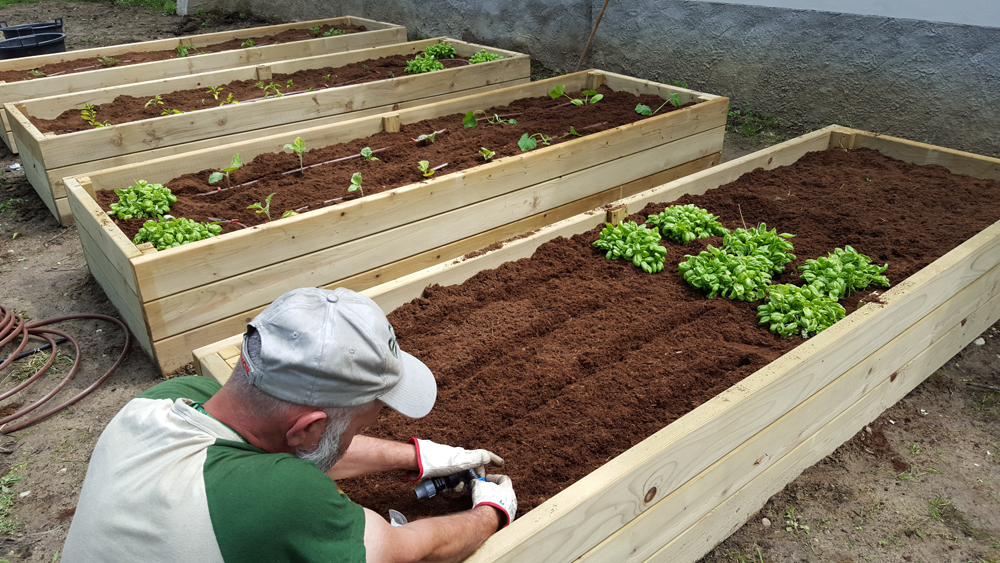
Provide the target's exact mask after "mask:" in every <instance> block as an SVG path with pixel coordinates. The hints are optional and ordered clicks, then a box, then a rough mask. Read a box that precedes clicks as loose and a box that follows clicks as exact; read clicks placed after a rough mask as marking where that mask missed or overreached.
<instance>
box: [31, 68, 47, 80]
mask: <svg viewBox="0 0 1000 563" xmlns="http://www.w3.org/2000/svg"><path fill="white" fill-rule="evenodd" d="M28 75H29V76H31V77H32V78H45V73H44V72H42V71H40V70H38V69H37V68H36V69H32V70H29V71H28Z"/></svg>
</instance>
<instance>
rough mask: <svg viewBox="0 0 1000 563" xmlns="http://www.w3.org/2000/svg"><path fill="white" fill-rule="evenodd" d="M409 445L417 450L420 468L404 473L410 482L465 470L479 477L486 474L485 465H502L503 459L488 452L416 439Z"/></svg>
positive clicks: (411, 439)
mask: <svg viewBox="0 0 1000 563" xmlns="http://www.w3.org/2000/svg"><path fill="white" fill-rule="evenodd" d="M410 443H411V444H413V445H414V446H415V447H416V448H417V463H418V464H419V467H420V469H419V471H407V472H406V477H407V478H408V479H409V480H410V481H418V480H420V479H429V478H431V477H443V476H445V475H451V474H453V473H458V472H460V471H465V470H466V469H475V470H476V473H477V474H478V475H479V476H480V477H481V476H483V475H485V474H486V471H485V469H484V467H485V466H486V465H490V464H492V465H496V466H501V465H503V458H502V457H500V456H498V455H497V454H495V453H493V452H491V451H489V450H467V449H465V448H456V447H454V446H446V445H444V444H435V443H434V442H431V441H430V440H418V439H416V438H410Z"/></svg>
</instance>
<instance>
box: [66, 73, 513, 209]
mask: <svg viewBox="0 0 1000 563" xmlns="http://www.w3.org/2000/svg"><path fill="white" fill-rule="evenodd" d="M528 81H529V79H527V78H523V79H518V80H511V81H508V82H503V83H500V84H490V85H488V86H481V87H479V88H476V89H475V91H476V92H482V93H485V92H489V91H492V90H498V89H500V88H507V87H510V86H516V85H519V84H527V83H528ZM468 92H469V90H466V91H462V92H451V93H448V94H442V95H440V96H437V97H436V98H435V99H449V98H457V97H461V96H466V95H468ZM425 103H427V102H426V100H422V99H421V100H410V101H406V102H400V103H396V104H392V105H391V106H388V105H387V106H380V107H376V108H369V109H364V110H358V111H354V112H352V113H347V114H339V115H333V116H329V117H323V118H319V119H312V120H309V121H302V122H298V123H290V124H287V125H279V126H275V127H269V128H268V129H267V133H268V136H267V137H266V138H267V139H271V138H274V137H280V140H277V141H274V142H273V143H271V144H267V145H266V146H265V144H264V143H261V144H258V145H257V146H258V147H259V148H261V150H260V151H259V152H252V154H254V155H255V156H256V155H257V154H261V153H268V152H276V151H280V150H281V148H282V147H283V146H284V144H285V143H287V142H290V141H291V140H292V139H294V138H295V137H296V136H300V135H302V134H308V133H309V131H310V130H311V129H313V128H317V127H325V126H327V125H332V124H335V123H343V122H345V121H349V120H354V119H358V118H361V117H368V116H373V115H381V114H383V113H384V112H385V111H387V110H389V109H390V108H394V109H407V108H411V107H417V106H420V105H423V104H425ZM304 127H307V128H306V129H304ZM260 134H261V132H260V131H249V132H244V133H234V134H232V135H220V136H217V137H213V138H211V139H205V140H202V141H195V142H191V143H184V144H180V145H171V146H168V147H161V148H158V149H152V150H148V151H143V152H141V153H132V154H126V155H120V156H116V157H113V158H108V159H104V160H99V161H91V162H85V163H82V164H75V165H72V166H65V167H61V168H54V169H50V170H48V182H49V185H50V186H52V193H53V194H54V195H55V196H57V197H58V195H59V194H60V193H65V186H63V181H62V179H63V178H65V177H70V176H82V175H89V174H92V173H93V174H98V173H101V172H102V171H107V170H110V169H113V168H118V167H122V166H131V165H138V166H136V167H133V168H132V169H133V170H141V171H142V174H143V179H145V180H147V181H151V182H160V183H165V182H167V181H169V180H171V179H173V178H174V177H175V175H176V170H177V161H170V162H168V163H163V164H164V165H162V166H161V165H158V161H159V160H160V159H163V158H168V157H170V156H174V155H179V154H184V155H185V157H187V156H191V157H192V159H194V158H195V157H194V154H195V153H196V154H200V155H201V158H199V159H198V160H201V159H204V160H209V159H214V158H215V156H212V157H209V156H207V155H206V154H204V153H202V152H201V151H206V150H215V149H220V150H219V151H218V152H219V153H221V152H223V151H225V150H229V151H230V152H229V154H228V156H225V157H224V159H225V160H226V162H227V163H228V161H229V159H230V158H231V157H232V154H233V153H234V152H240V154H241V155H243V154H244V153H243V152H241V150H242V149H243V148H244V147H240V148H233V149H231V150H230V149H228V148H223V147H225V146H227V145H229V144H234V143H246V142H255V141H260V140H261V136H260ZM247 154H251V153H247ZM216 156H217V155H216ZM220 158H222V157H220ZM246 160H252V159H250V158H249V157H246V156H244V161H246ZM213 167H221V165H220V164H219V162H215V161H214V160H213V162H212V163H211V164H206V165H205V166H202V167H201V168H199V169H198V170H204V169H205V168H213ZM156 176H159V177H161V178H162V177H165V179H162V180H153V179H152V177H156ZM133 177H134V176H133ZM130 183H131V181H128V182H127V183H126V184H124V185H127V184H130ZM103 185H104V186H108V185H109V183H108V182H103ZM117 187H122V185H118V186H117ZM107 189H111V188H107Z"/></svg>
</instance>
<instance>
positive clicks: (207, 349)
mask: <svg viewBox="0 0 1000 563" xmlns="http://www.w3.org/2000/svg"><path fill="white" fill-rule="evenodd" d="M720 157H721V155H720V154H719V153H716V154H713V155H709V156H706V157H702V158H700V159H697V160H694V161H691V162H687V163H685V164H682V165H680V166H677V167H674V168H671V169H668V170H664V171H663V172H659V173H657V174H654V175H652V176H647V177H646V178H642V179H640V180H636V181H634V182H629V183H628V184H624V185H622V186H618V187H615V188H613V189H611V190H606V191H604V192H601V193H598V194H595V195H594V196H590V197H588V198H584V199H581V200H577V201H575V202H573V203H570V204H566V205H563V206H560V207H558V208H555V209H553V210H551V211H548V212H545V213H540V214H538V215H533V216H531V217H527V218H525V219H522V220H520V221H516V222H514V223H509V224H507V225H504V226H502V227H498V228H496V229H491V230H489V231H486V232H484V233H480V234H478V235H474V236H471V237H468V238H465V239H462V240H460V241H457V242H455V243H452V244H448V245H445V246H442V247H438V248H435V249H432V250H429V251H427V252H423V253H421V254H417V255H415V256H411V257H409V258H406V259H403V260H399V261H397V262H393V263H391V264H388V265H386V266H382V267H379V268H374V269H372V270H368V271H366V272H362V273H361V274H357V275H355V276H351V277H349V278H345V279H342V280H337V281H335V282H333V283H330V284H327V285H326V286H324V287H325V288H326V289H335V288H337V287H347V288H350V289H353V290H355V291H363V290H365V289H367V288H371V287H374V286H376V285H378V284H380V283H382V282H384V281H385V280H391V279H395V278H397V277H400V276H402V275H404V274H408V273H411V272H415V271H418V270H420V269H422V268H426V267H428V266H431V265H434V264H439V263H441V262H442V261H447V260H451V259H453V258H456V257H459V256H462V255H464V254H466V253H468V252H472V251H474V250H478V249H481V248H484V247H486V246H489V245H490V244H492V243H494V242H498V241H502V240H505V239H507V238H509V237H512V236H515V235H519V234H523V233H526V232H529V231H531V230H533V229H537V228H539V227H542V226H545V225H548V224H550V223H552V222H553V221H557V220H559V219H560V218H561V217H567V216H573V215H576V214H578V213H582V212H583V211H586V210H588V209H592V208H595V207H599V206H600V205H601V204H602V203H603V202H606V201H613V200H615V199H619V197H618V196H619V195H620V194H626V195H628V194H631V193H634V192H636V191H642V190H643V189H648V187H649V186H655V185H659V184H661V183H663V182H666V181H670V180H673V179H674V178H677V177H682V176H686V175H688V174H690V173H692V172H695V171H697V170H701V169H703V168H706V167H709V166H715V165H716V164H718V163H719V160H720ZM383 308H385V310H386V311H391V310H392V308H388V307H383ZM393 308H394V307H393ZM263 310H264V307H258V308H256V309H253V310H251V311H245V312H242V313H241V314H240V315H237V316H234V317H231V318H229V319H223V320H221V321H217V322H215V323H212V324H211V325H208V326H204V327H200V328H198V329H195V330H194V331H191V332H190V333H186V334H184V335H181V336H178V337H173V338H168V339H166V340H164V341H162V342H159V343H157V345H158V346H159V347H160V348H159V349H160V353H159V357H160V359H161V362H162V361H164V360H165V359H168V358H173V357H177V358H183V357H184V353H185V352H186V349H190V348H192V347H194V346H196V344H195V342H202V341H206V340H211V339H213V338H222V337H223V336H224V335H226V334H231V333H232V332H234V331H241V330H242V329H243V327H244V325H245V324H246V321H247V319H248V318H252V317H254V316H256V315H258V314H259V313H260V312H261V311H263ZM234 338H236V337H233V338H229V339H226V340H223V341H221V342H218V343H216V344H215V345H208V346H204V347H202V348H199V349H196V350H195V351H194V356H195V365H199V364H200V359H199V358H201V357H202V356H204V355H206V354H211V353H216V351H217V350H218V349H219V347H225V346H232V344H236V345H239V344H240V343H241V341H240V340H239V339H238V338H237V339H235V340H234ZM178 349H180V351H178ZM223 359H226V358H223ZM227 363H229V364H230V366H231V365H232V364H231V362H228V361H227ZM201 375H211V376H212V377H214V378H215V379H217V380H218V379H220V377H228V374H220V373H212V374H206V373H202V374H201Z"/></svg>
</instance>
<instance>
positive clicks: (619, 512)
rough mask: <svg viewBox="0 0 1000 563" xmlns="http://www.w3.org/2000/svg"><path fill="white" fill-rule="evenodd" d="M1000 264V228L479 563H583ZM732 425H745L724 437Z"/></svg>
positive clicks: (503, 539) (503, 540)
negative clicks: (716, 454)
mask: <svg viewBox="0 0 1000 563" xmlns="http://www.w3.org/2000/svg"><path fill="white" fill-rule="evenodd" d="M997 264H1000V222H998V223H995V224H993V225H992V226H990V227H988V228H987V229H985V230H984V231H982V232H980V233H979V234H977V235H976V236H974V237H972V238H971V239H969V240H968V241H966V242H965V243H963V244H962V245H960V246H959V247H958V248H956V249H954V250H952V251H951V252H949V253H948V254H946V255H945V256H943V257H942V258H940V259H938V260H936V261H935V262H933V263H931V264H930V265H929V266H927V267H925V268H924V269H922V270H921V271H920V272H918V273H916V274H914V275H913V276H911V277H909V278H907V279H906V280H904V281H902V282H900V283H899V284H898V285H896V286H895V287H893V288H891V289H889V290H888V291H886V292H885V293H884V294H882V298H883V301H884V303H885V305H884V306H880V307H873V308H871V309H868V308H867V307H866V309H868V310H866V311H865V314H863V315H850V316H848V317H847V318H845V319H843V320H842V321H840V322H838V323H836V324H835V325H833V326H832V327H830V328H829V329H827V330H825V331H823V332H822V333H820V334H819V335H817V336H815V337H813V338H811V339H810V340H809V341H807V342H806V343H804V344H802V345H801V346H799V347H798V348H796V349H795V350H794V351H792V352H790V353H788V354H785V355H784V356H782V357H781V358H779V359H778V360H775V361H774V362H771V363H770V364H769V365H768V366H766V367H765V368H763V369H761V370H759V371H757V372H755V373H754V374H752V375H751V376H749V377H747V378H746V379H744V380H743V381H742V382H740V383H738V384H737V385H735V386H733V387H731V388H729V389H727V390H726V391H724V392H723V393H721V394H720V395H718V396H716V397H715V398H713V399H711V400H710V401H708V402H707V403H705V404H704V405H702V406H701V407H699V408H697V409H695V410H694V411H692V412H691V413H688V415H685V416H684V417H682V418H681V419H680V420H678V421H676V422H674V423H673V424H671V425H670V426H668V427H667V428H665V429H663V430H661V431H660V432H657V433H656V434H654V435H653V436H651V437H650V438H649V439H647V440H646V441H644V442H642V443H641V444H640V445H639V446H637V447H635V448H633V449H630V450H628V451H626V452H625V453H623V454H622V455H620V456H618V457H617V458H615V459H614V460H612V461H611V462H609V463H607V464H605V465H604V466H602V467H601V468H599V469H598V470H596V471H595V472H593V473H591V474H590V475H588V476H587V477H584V478H583V479H581V480H580V481H578V482H577V483H575V484H574V485H573V486H572V487H570V488H569V489H567V490H565V491H563V492H561V493H559V494H558V495H556V496H555V497H553V498H552V499H550V500H549V501H547V502H546V503H544V504H543V505H542V507H543V508H544V510H542V511H538V512H539V516H537V517H534V518H523V519H522V520H523V523H522V524H521V525H519V526H518V525H517V522H515V523H514V524H513V525H511V526H510V528H508V530H510V533H509V534H498V535H497V536H494V538H491V539H490V540H488V541H487V543H486V544H485V545H484V547H483V549H482V550H481V551H480V553H482V558H481V559H474V560H476V561H484V560H486V561H493V560H498V561H500V560H506V561H512V560H516V561H565V560H572V559H573V558H575V557H578V556H580V555H582V554H583V553H584V552H586V551H587V550H588V549H590V548H591V547H593V546H594V545H596V544H597V543H598V542H600V541H601V540H603V539H604V538H606V537H607V536H609V535H610V534H612V533H613V532H614V531H615V530H617V529H618V528H620V527H621V525H622V524H623V523H625V522H629V521H631V520H632V519H634V518H635V517H636V516H638V514H639V513H640V512H641V511H642V509H643V508H645V507H646V506H648V505H651V504H652V503H653V501H656V500H659V499H660V498H662V496H660V493H659V492H657V493H655V494H652V495H649V496H647V494H646V493H647V491H649V490H650V486H649V485H651V484H653V483H655V484H656V486H657V490H658V491H659V490H660V489H661V487H662V489H663V490H668V491H669V490H673V489H674V488H676V487H677V486H679V485H680V484H681V483H684V482H686V481H687V480H689V479H691V478H693V477H694V476H695V475H697V474H698V473H700V472H701V471H703V470H704V469H705V468H706V467H708V466H709V465H711V463H714V461H715V460H714V459H711V458H710V457H706V456H705V455H704V454H705V452H707V451H713V450H714V451H728V450H731V449H732V448H734V447H736V446H737V445H739V444H741V443H743V442H745V441H746V440H747V439H749V438H750V437H751V436H753V435H754V434H756V433H757V432H759V431H760V430H762V429H763V428H765V427H766V426H767V425H769V424H771V423H772V422H774V421H775V420H776V419H777V418H779V417H780V416H781V415H783V414H784V413H786V412H788V410H790V409H791V408H792V407H794V406H795V405H797V404H799V403H801V402H802V401H803V400H805V399H806V398H808V397H809V396H811V395H812V394H814V393H815V392H817V391H818V390H819V389H822V388H823V387H825V386H826V385H827V384H828V383H829V382H830V381H831V380H832V379H833V378H834V375H833V374H840V373H843V372H845V371H847V369H849V368H850V367H851V366H853V365H855V364H856V363H858V362H859V361H860V360H862V359H863V358H865V357H868V356H869V355H871V354H873V353H874V352H875V351H876V350H878V349H879V348H880V347H882V346H883V345H885V344H886V343H887V342H888V341H890V340H891V339H892V338H895V337H896V336H897V335H898V334H899V333H901V332H902V331H903V330H905V328H906V327H909V326H910V325H912V324H914V323H916V322H917V321H918V320H919V319H921V318H922V317H924V316H925V315H926V314H928V313H929V312H930V311H933V310H934V309H935V308H936V307H938V306H940V305H941V303H943V302H944V301H946V300H947V299H948V298H950V297H951V296H952V295H954V294H956V293H957V292H958V291H960V290H961V289H963V288H964V287H967V286H968V285H969V284H970V283H972V282H973V281H975V280H976V279H977V278H979V277H980V276H981V275H983V273H984V272H987V271H989V270H990V269H992V268H994V267H995V266H996V265H997ZM723 413H725V415H723ZM731 420H740V421H742V424H740V425H736V426H735V427H733V426H726V427H722V424H724V423H726V422H728V421H731ZM716 421H719V422H720V423H722V424H717V423H716ZM663 451H670V452H671V455H670V456H664V455H662V454H661V452H663ZM681 455H682V456H683V457H680V458H679V457H678V456H681ZM681 461H684V463H680V462H681Z"/></svg>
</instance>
